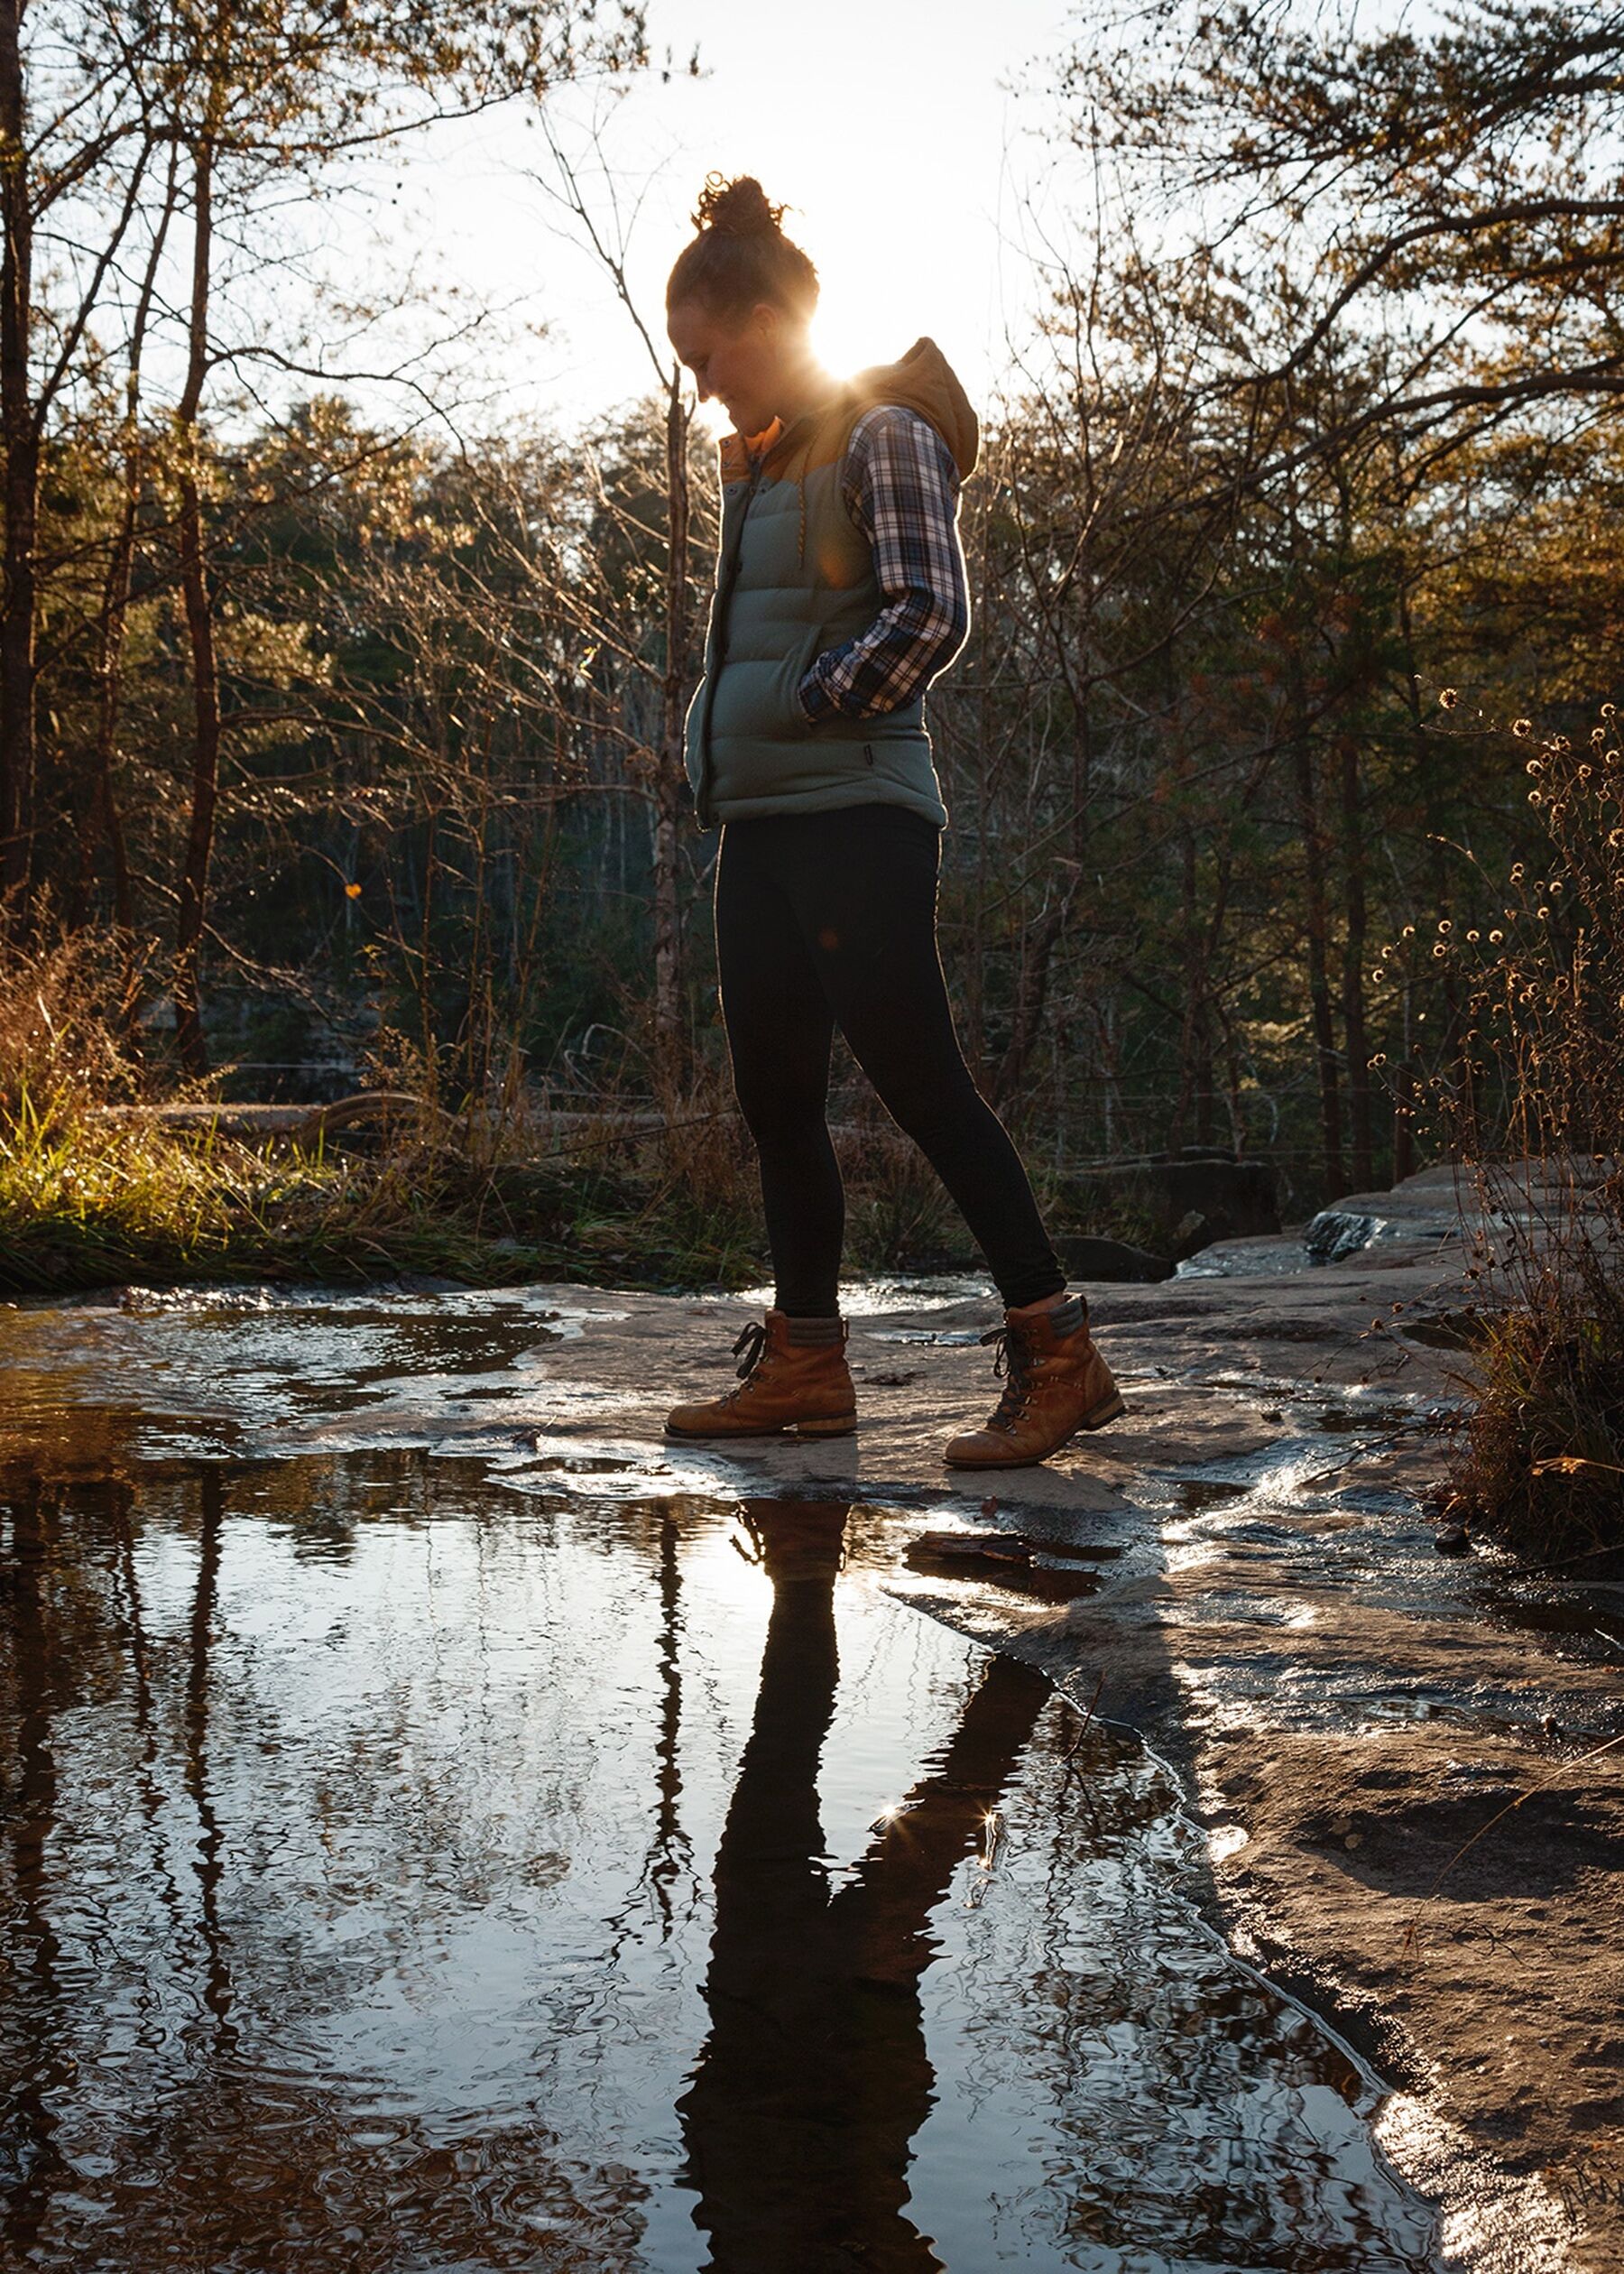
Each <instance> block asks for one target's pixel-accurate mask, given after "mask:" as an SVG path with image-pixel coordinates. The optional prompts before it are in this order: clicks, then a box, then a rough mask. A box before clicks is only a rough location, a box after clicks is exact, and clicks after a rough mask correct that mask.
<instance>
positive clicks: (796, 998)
mask: <svg viewBox="0 0 1624 2274" xmlns="http://www.w3.org/2000/svg"><path fill="white" fill-rule="evenodd" d="M940 861H941V833H940V831H939V830H938V829H937V827H936V825H935V823H934V822H931V821H927V819H926V818H925V817H924V815H923V814H918V813H914V812H912V811H910V810H909V809H908V808H907V807H906V806H891V805H865V806H843V807H841V808H840V809H838V810H837V811H835V812H833V813H784V814H772V815H768V816H766V817H764V818H760V819H756V820H750V821H730V822H728V823H727V825H726V827H724V830H723V832H722V847H721V851H720V852H719V854H718V855H717V857H716V960H717V966H718V968H719V971H720V975H721V982H722V1015H723V1017H724V1021H726V1026H727V1042H728V1049H729V1050H730V1051H731V1053H732V1056H733V1074H734V1091H735V1093H736V1094H737V1096H738V1100H739V1108H740V1111H741V1112H742V1113H743V1116H744V1119H745V1122H746V1123H748V1125H749V1129H750V1133H751V1135H752V1137H753V1138H754V1140H755V1143H756V1150H757V1151H758V1153H759V1154H760V1156H761V1199H762V1203H763V1206H764V1207H765V1211H766V1216H767V1237H768V1241H769V1243H770V1246H771V1249H772V1263H773V1271H774V1273H775V1275H776V1278H777V1282H778V1284H777V1306H778V1308H779V1309H780V1310H781V1311H784V1312H787V1313H789V1315H790V1316H792V1317H803V1318H829V1317H833V1316H834V1315H835V1312H836V1311H837V1310H838V1309H839V1308H840V1302H839V1284H840V1251H841V1243H842V1241H843V1239H844V1233H845V1194H844V1190H843V1188H842V1186H841V1181H840V1169H839V1167H838V1165H837V1164H836V1161H835V1148H834V1146H833V1145H832V1144H831V1142H830V1141H829V1131H828V1124H827V1122H826V1119H825V1106H826V1101H827V1096H828V1086H829V1048H830V1044H831V1042H832V1041H833V1040H834V1033H835V1023H836V1021H838V1022H839V1026H840V1031H841V1032H842V1033H843V1034H844V1036H845V1039H846V1040H847V1042H848V1043H849V1044H850V1045H851V1049H852V1055H853V1057H854V1058H855V1059H856V1060H857V1062H858V1064H859V1065H860V1066H861V1067H862V1068H863V1072H864V1073H865V1074H866V1075H867V1076H868V1077H869V1079H870V1081H872V1084H873V1086H874V1088H875V1089H876V1091H877V1092H878V1093H879V1096H880V1100H881V1104H882V1105H884V1106H885V1107H886V1109H887V1111H888V1112H889V1113H890V1115H891V1117H892V1119H893V1120H894V1121H895V1122H896V1123H898V1124H899V1126H900V1128H902V1129H903V1130H904V1131H906V1132H907V1133H908V1135H909V1137H911V1138H912V1139H913V1141H914V1142H915V1143H916V1144H917V1145H918V1147H919V1150H920V1151H922V1152H923V1153H924V1155H925V1157H926V1159H927V1160H928V1161H929V1162H930V1164H931V1167H932V1168H933V1169H935V1170H936V1172H937V1175H938V1176H939V1177H940V1178H941V1179H942V1182H943V1183H944V1184H945V1185H946V1188H947V1190H948V1192H949V1193H950V1194H951V1195H952V1197H953V1199H954V1200H955V1203H956V1204H957V1206H958V1207H959V1209H960V1210H961V1212H962V1213H963V1216H964V1221H965V1223H966V1224H967V1225H969V1227H970V1230H971V1232H972V1233H973V1234H974V1237H975V1239H976V1242H977V1243H978V1244H979V1246H980V1248H981V1251H982V1253H983V1255H984V1256H985V1257H986V1259H987V1262H988V1264H989V1266H990V1268H991V1270H992V1277H993V1279H994V1280H996V1281H997V1284H998V1289H999V1292H1000V1294H1001V1296H1002V1297H1003V1299H1004V1302H1005V1304H1006V1305H1007V1306H1009V1307H1010V1308H1015V1307H1016V1306H1017V1305H1020V1304H1022V1303H1035V1302H1038V1301H1039V1300H1041V1299H1042V1298H1043V1297H1044V1296H1046V1295H1053V1294H1057V1293H1059V1292H1060V1291H1061V1290H1062V1289H1063V1288H1064V1287H1065V1285H1066V1274H1065V1273H1064V1272H1063V1271H1061V1269H1060V1265H1059V1262H1058V1260H1057V1257H1056V1254H1055V1251H1054V1249H1053V1248H1052V1247H1051V1246H1050V1244H1049V1242H1048V1238H1047V1234H1046V1233H1045V1232H1044V1228H1043V1222H1042V1219H1041V1217H1040V1216H1038V1204H1037V1202H1036V1201H1035V1200H1034V1199H1033V1197H1032V1188H1031V1186H1030V1184H1029V1182H1028V1179H1027V1173H1026V1170H1025V1169H1024V1168H1023V1167H1022V1166H1021V1161H1020V1154H1019V1153H1018V1152H1017V1151H1016V1150H1015V1147H1014V1145H1013V1144H1012V1143H1011V1142H1010V1136H1009V1133H1008V1132H1007V1131H1006V1130H1005V1128H1004V1126H1003V1124H1002V1123H1001V1121H1000V1120H999V1118H998V1116H997V1114H994V1112H993V1111H992V1107H991V1106H990V1105H988V1104H987V1102H986V1100H985V1099H984V1098H983V1096H982V1095H981V1093H980V1091H979V1090H978V1089H977V1088H976V1086H975V1084H974V1082H973V1080H972V1079H971V1077H970V1069H969V1068H968V1067H967V1066H966V1065H965V1064H964V1054H963V1053H962V1051H961V1050H960V1049H959V1046H958V1038H957V1037H956V1035H955V1032H954V1030H953V1012H952V1010H951V1008H950V1007H949V1004H948V1001H947V989H946V982H945V981H944V979H943V976H942V960H941V957H940V956H939V955H938V953H937V938H936V906H937V869H938V867H939V864H940Z"/></svg>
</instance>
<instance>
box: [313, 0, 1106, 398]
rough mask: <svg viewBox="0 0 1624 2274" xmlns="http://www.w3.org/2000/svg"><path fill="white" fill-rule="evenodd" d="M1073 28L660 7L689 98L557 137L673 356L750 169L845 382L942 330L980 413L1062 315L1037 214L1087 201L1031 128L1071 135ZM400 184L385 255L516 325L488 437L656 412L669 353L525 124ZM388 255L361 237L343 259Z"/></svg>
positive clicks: (461, 147)
mask: <svg viewBox="0 0 1624 2274" xmlns="http://www.w3.org/2000/svg"><path fill="white" fill-rule="evenodd" d="M1072 13H1073V11H1072V10H1071V8H1070V7H1068V5H1066V0H800V5H798V6H796V7H794V8H789V7H772V6H770V5H755V6H750V7H746V6H744V5H741V0H650V5H649V32H650V41H651V47H652V48H653V50H654V51H655V53H656V56H657V58H659V59H660V60H663V59H664V57H665V56H666V54H667V53H668V52H669V55H670V57H671V58H672V60H673V64H674V67H675V68H674V69H673V74H672V76H671V78H670V79H669V82H668V81H662V79H661V77H660V72H659V71H658V70H656V71H654V72H651V73H650V74H648V75H646V76H645V77H644V78H642V79H641V80H640V81H638V82H634V83H632V84H631V85H629V87H628V88H626V90H625V91H624V92H623V94H622V95H620V96H619V97H613V96H610V95H609V94H608V93H607V92H606V90H605V89H604V88H602V87H598V88H568V89H566V90H564V91H563V92H562V93H561V94H560V95H559V96H558V97H555V98H554V101H553V105H552V107H551V110H550V113H549V116H550V120H551V130H552V132H553V134H554V135H555V137H556V138H557V140H558V143H559V145H560V147H561V148H562V149H563V150H564V151H565V152H566V153H567V154H568V155H569V156H570V157H571V159H572V160H573V162H575V164H576V165H577V168H578V169H579V170H580V171H579V178H580V180H581V181H582V184H583V187H584V189H585V190H586V195H587V198H588V201H589V203H590V205H591V207H592V208H593V210H594V212H595V215H596V216H597V217H598V220H599V224H600V226H601V227H602V228H603V229H604V233H605V235H607V236H611V237H615V236H618V235H619V234H620V233H621V232H622V231H623V233H624V242H625V246H626V262H627V271H628V275H629V279H630V282H631V285H632V293H633V297H634V298H635V299H636V300H637V301H638V303H639V305H640V306H641V309H642V310H643V311H644V314H645V320H646V321H647V322H648V324H649V326H650V328H651V329H652V330H653V331H654V333H655V337H656V344H657V346H659V347H661V348H663V347H664V345H665V343H664V337H663V329H662V328H661V319H662V311H663V300H662V294H663V286H664V281H665V276H666V273H667V271H668V270H669V266H670V263H671V262H672V260H673V259H674V258H675V256H676V254H677V253H678V251H679V250H680V249H681V246H682V245H683V244H684V243H685V242H686V241H687V236H689V234H690V233H691V231H690V226H689V223H688V220H687V216H688V215H689V213H690V212H691V210H692V208H693V204H694V200H695V199H696V197H697V193H698V190H699V189H700V186H701V184H702V183H703V181H704V179H705V176H706V172H707V171H711V170H712V169H716V170H719V171H723V172H724V173H727V174H730V175H732V174H737V173H754V174H756V175H757V176H758V178H759V179H760V180H761V182H762V184H763V186H764V188H765V189H766V190H767V193H768V195H769V197H770V198H771V199H774V200H775V201H777V200H783V201H784V202H786V203H787V204H788V205H789V207H790V208H791V210H790V211H789V213H788V214H787V215H786V217H785V223H784V226H785V227H786V229H787V230H788V232H789V235H790V236H793V237H794V238H795V239H796V241H797V242H798V243H799V244H801V245H803V246H804V247H805V249H806V250H807V252H808V253H809V254H811V256H812V258H813V259H814V260H815V261H816V262H817V265H818V269H819V272H820V274H821V277H822V281H823V299H822V305H821V309H820V314H819V320H818V332H817V340H818V347H819V350H820V353H821V354H822V356H823V357H824V360H825V361H826V363H827V364H828V365H829V366H830V368H831V369H833V370H835V371H836V372H841V371H848V370H854V369H857V368H859V367H861V366H862V365H864V364H869V363H879V362H888V361H890V360H891V359H892V358H894V357H895V356H900V354H901V353H902V352H903V351H904V349H905V348H907V347H909V345H910V344H911V343H912V341H913V340H914V339H916V338H917V337H918V336H919V335H920V334H921V333H928V334H929V335H930V336H931V337H934V338H935V339H936V340H937V342H938V343H939V345H940V346H941V347H942V348H943V349H944V350H945V352H946V355H947V356H948V358H949V360H950V361H951V362H953V363H954V365H955V367H956V368H957V369H958V370H959V372H960V374H961V376H962V377H963V378H964V382H965V384H966V385H967V386H968V387H969V389H970V391H971V393H972V396H973V398H975V399H977V400H983V401H984V399H985V397H986V395H987V393H988V391H989V389H990V387H991V386H992V383H993V381H994V380H995V378H996V377H997V376H998V375H999V374H1001V372H1003V371H1004V370H1005V369H1006V368H1007V365H1008V361H1009V356H1008V351H1007V346H1006V341H1007V339H1008V338H1009V337H1010V336H1011V335H1013V336H1015V337H1020V335H1021V334H1022V333H1023V332H1025V331H1026V330H1027V329H1028V328H1029V321H1030V316H1031V312H1032V310H1033V309H1034V307H1035V306H1036V304H1037V301H1038V297H1039V294H1040V290H1041V285H1040V280H1039V278H1038V275H1037V274H1036V273H1035V272H1034V268H1033V263H1032V262H1031V260H1030V259H1029V257H1028V254H1029V249H1030V247H1031V245H1032V242H1033V240H1032V236H1031V229H1032V221H1031V215H1030V213H1029V211H1028V210H1027V205H1026V194H1027V193H1028V192H1029V193H1030V194H1031V196H1032V197H1033V198H1034V199H1036V202H1037V205H1038V208H1039V209H1040V210H1041V209H1044V208H1051V207H1053V206H1054V204H1055V203H1056V200H1057V199H1063V198H1064V195H1065V191H1066V186H1067V180H1066V164H1065V154H1064V152H1061V153H1057V151H1056V148H1055V145H1054V144H1053V143H1052V142H1051V143H1048V144H1047V146H1040V145H1039V144H1038V141H1037V139H1036V138H1035V136H1034V134H1033V133H1032V129H1033V128H1034V127H1035V126H1036V125H1038V123H1039V121H1040V120H1043V119H1045V118H1047V119H1048V120H1050V121H1052V119H1053V116H1054V112H1053V106H1052V100H1051V99H1050V92H1051V90H1052V88H1053V85H1054V78H1055V72H1054V58H1055V57H1056V56H1057V54H1058V53H1060V52H1061V51H1063V50H1064V47H1065V45H1066V23H1067V19H1068V16H1069V15H1071V14H1072ZM696 47H697V50H698V51H699V57H700V64H701V69H702V73H703V76H701V77H700V78H698V79H691V78H689V77H688V76H687V72H686V63H687V57H688V56H689V54H690V53H691V52H692V51H693V50H694V49H695V48H696ZM389 171H390V175H391V180H390V181H389V184H388V186H387V194H386V195H384V196H379V195H377V194H374V197H373V198H372V199H371V200H370V206H371V219H370V227H371V229H372V231H373V246H372V254H373V256H375V257H376V258H377V260H378V261H379V262H380V263H382V264H383V265H385V266H387V265H389V264H391V263H392V264H393V266H394V267H395V268H396V269H397V270H402V271H403V270H404V268H406V267H407V266H410V267H411V270H412V272H413V273H414V274H415V275H416V276H417V278H418V279H419V280H420V282H421V281H427V282H431V283H433V284H435V285H437V286H438V288H439V289H440V291H442V293H444V294H446V295H447V296H448V297H450V298H452V299H455V298H456V296H457V295H461V305H462V306H463V308H464V309H465V310H466V309H470V308H472V307H474V306H475V305H480V304H486V305H489V306H491V307H492V308H494V309H495V310H498V311H499V313H498V317H497V319H496V321H495V322H494V324H493V325H490V326H487V327H486V328H484V330H483V331H482V332H481V334H480V335H478V337H479V339H480V345H479V347H478V349H477V352H476V354H475V353H473V352H471V351H465V352H466V355H467V360H466V366H465V367H466V370H467V371H468V373H469V374H473V373H475V371H477V374H478V377H477V382H475V380H474V379H473V377H472V376H471V375H470V378H469V382H468V388H469V392H468V395H467V401H468V403H469V417H470V421H471V422H489V421H501V420H502V419H503V418H509V419H525V420H529V419H532V418H539V417H540V418H554V419H558V420H561V421H564V422H565V423H567V424H571V425H573V424H576V423H577V422H585V421H590V420H592V419H593V418H595V416H597V415H599V414H601V413H602V412H604V411H608V410H610V409H612V408H614V406H616V405H618V404H621V403H623V402H628V401H630V400H631V399H632V398H633V397H634V396H636V395H638V394H639V393H643V392H645V391H646V390H647V388H648V387H649V386H650V384H651V382H652V379H653V371H652V366H651V362H650V359H649V355H648V351H647V349H646V348H645V347H643V345H642V344H641V341H640V339H639V338H638V336H637V333H636V330H635V328H633V326H632V322H631V320H630V319H629V318H628V316H627V314H626V311H625V310H624V309H623V307H622V306H621V305H620V304H619V302H618V301H617V300H616V298H615V295H614V288H613V285H612V283H611V282H610V281H609V278H608V277H607V275H606V273H604V269H603V268H602V266H601V264H600V263H597V262H595V260H594V259H593V258H592V257H591V256H590V254H588V253H587V252H586V250H585V249H584V248H583V246H582V245H581V243H580V231H579V229H578V226H576V225H574V224H573V223H572V222H571V221H570V219H569V217H567V215H566V214H564V213H563V211H562V210H561V209H560V208H559V207H558V204H557V202H556V200H555V199H552V198H550V197H549V193H548V190H547V189H546V188H545V187H544V186H543V184H544V182H545V181H546V180H548V179H549V178H550V179H552V180H557V176H556V172H555V171H554V169H553V165H552V161H551V159H550V157H549V151H548V144H547V136H546V133H545V131H543V130H542V129H540V128H538V127H537V126H535V125H527V124H526V123H525V122H523V121H522V120H521V119H520V118H519V117H517V116H512V115H508V114H503V115H502V116H498V117H496V118H493V119H485V120H482V121H479V122H477V123H476V124H472V125H457V126H455V127H447V128H443V129H440V130H437V132H436V133H435V134H433V135H431V136H425V137H422V138H420V139H419V140H417V141H415V142H414V143H411V145H410V146H408V147H406V148H405V149H403V150H402V151H401V153H400V155H399V157H398V159H397V160H396V161H395V162H392V165H391V168H390V170H389ZM1078 171H1079V173H1080V169H1079V170H1078ZM605 172H606V173H607V175H609V176H612V177H613V180H614V202H612V200H611V195H610V192H609V189H608V187H607V185H606V180H605ZM617 207H618V220H617V210H616V208H617ZM333 219H334V221H335V223H337V219H338V217H337V214H335V215H334V216H333ZM368 257H369V255H368V254H367V253H366V252H365V251H364V249H363V248H362V246H361V245H360V242H359V238H358V237H357V239H356V241H355V245H354V246H353V247H349V248H346V249H345V251H344V258H345V260H346V262H349V263H355V264H357V265H358V267H364V263H365V261H366V260H367V258H368ZM537 327H544V328H543V329H542V330H541V332H540V337H538V336H537V329H536V328H537Z"/></svg>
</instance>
